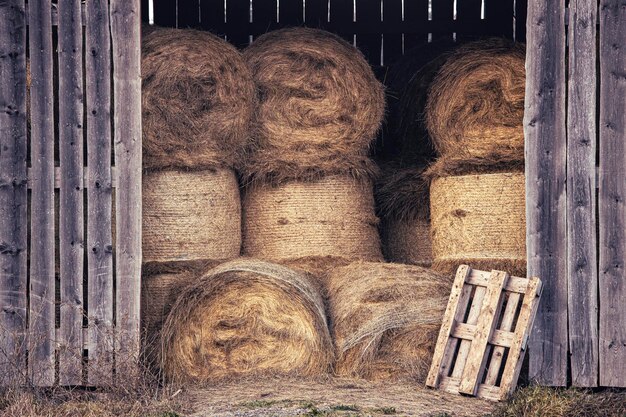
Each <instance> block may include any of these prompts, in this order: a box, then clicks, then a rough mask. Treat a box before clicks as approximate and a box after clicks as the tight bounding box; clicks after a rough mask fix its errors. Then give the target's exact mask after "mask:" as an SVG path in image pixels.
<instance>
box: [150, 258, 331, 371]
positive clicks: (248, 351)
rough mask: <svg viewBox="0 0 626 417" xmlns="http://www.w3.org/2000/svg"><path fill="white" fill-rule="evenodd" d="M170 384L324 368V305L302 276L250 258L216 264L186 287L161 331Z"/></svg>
mask: <svg viewBox="0 0 626 417" xmlns="http://www.w3.org/2000/svg"><path fill="white" fill-rule="evenodd" d="M162 346H163V349H164V350H163V357H162V362H161V364H162V368H163V370H164V372H165V376H166V377H167V379H169V380H171V381H179V382H184V381H189V382H202V381H211V380H218V379H225V378H229V377H242V376H248V375H259V374H270V375H272V374H274V375H286V374H294V375H301V376H315V375H320V374H323V373H325V372H327V371H328V370H329V368H330V365H331V363H332V359H333V352H332V342H331V338H330V333H329V329H328V325H327V322H326V314H325V309H324V302H323V299H322V297H321V295H320V292H319V289H318V288H317V287H316V286H315V284H314V283H313V282H312V281H311V280H310V279H309V278H308V277H307V276H306V275H305V274H302V273H299V272H296V271H293V270H291V269H289V268H286V267H284V266H280V265H276V264H271V263H268V262H263V261H258V260H253V259H238V260H235V261H231V262H228V263H225V264H222V265H220V266H218V267H216V268H214V269H212V270H211V271H209V272H208V273H207V274H205V275H203V276H202V277H199V278H198V279H197V280H196V282H195V283H194V284H193V285H191V286H190V287H188V288H187V289H185V291H183V292H182V294H181V296H180V297H179V298H178V301H177V302H176V304H175V305H174V307H173V308H172V310H171V312H170V314H169V316H168V318H167V320H166V322H165V325H164V328H163V343H162Z"/></svg>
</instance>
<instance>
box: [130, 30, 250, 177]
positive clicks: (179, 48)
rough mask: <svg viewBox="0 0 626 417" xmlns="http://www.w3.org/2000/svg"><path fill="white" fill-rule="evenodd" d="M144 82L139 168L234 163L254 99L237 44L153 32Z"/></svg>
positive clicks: (187, 33) (145, 51)
mask: <svg viewBox="0 0 626 417" xmlns="http://www.w3.org/2000/svg"><path fill="white" fill-rule="evenodd" d="M141 77H142V86H141V87H142V127H143V164H144V168H146V169H159V170H161V169H165V168H182V169H193V170H198V169H203V168H215V167H223V168H226V167H233V166H234V165H235V164H237V163H238V160H239V158H240V156H241V152H242V150H243V149H244V147H245V145H246V142H247V140H248V138H249V134H250V132H249V126H250V120H251V118H252V114H253V113H254V108H255V102H256V93H255V87H254V82H253V80H252V75H251V73H250V70H249V69H248V67H247V66H246V64H245V62H244V61H243V59H242V57H241V54H240V53H239V51H237V49H236V48H235V47H234V46H232V45H230V44H229V43H228V42H226V41H224V40H223V39H220V38H218V37H217V36H214V35H212V34H210V33H209V32H206V31H195V30H178V29H157V30H153V31H151V32H149V33H148V34H147V35H146V36H144V38H143V39H142V54H141Z"/></svg>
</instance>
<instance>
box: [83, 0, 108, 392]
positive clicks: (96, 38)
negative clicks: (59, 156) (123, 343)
mask: <svg viewBox="0 0 626 417" xmlns="http://www.w3.org/2000/svg"><path fill="white" fill-rule="evenodd" d="M85 32H86V33H85V51H86V56H85V74H86V76H85V79H86V86H85V89H86V96H87V213H88V215H87V268H88V269H87V271H88V284H87V300H88V306H89V311H88V325H89V332H88V335H89V339H88V342H87V344H86V347H87V352H88V358H89V362H88V369H87V383H88V385H102V384H109V383H111V381H112V376H113V241H112V229H111V212H112V210H111V196H112V184H111V183H112V181H111V75H110V74H111V38H110V35H109V3H108V1H107V0H92V1H89V2H87V10H86V21H85Z"/></svg>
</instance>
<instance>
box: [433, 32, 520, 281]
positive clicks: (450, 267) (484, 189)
mask: <svg viewBox="0 0 626 417" xmlns="http://www.w3.org/2000/svg"><path fill="white" fill-rule="evenodd" d="M524 63H525V49H524V46H523V45H519V44H513V43H511V42H509V41H505V40H502V39H492V40H486V41H478V42H473V43H469V44H466V45H464V46H461V47H460V48H458V49H457V50H455V51H454V52H453V53H452V54H451V55H450V56H449V58H448V59H447V61H446V63H445V64H444V65H443V66H442V68H441V70H440V71H439V73H438V74H437V76H436V77H435V80H434V81H433V84H432V85H431V88H430V92H429V95H428V102H427V105H426V125H427V128H428V131H429V133H430V136H431V138H432V140H433V143H434V145H435V149H436V150H437V152H438V154H439V155H440V156H439V159H438V160H437V161H436V162H435V163H434V164H432V165H431V166H430V167H429V168H428V171H427V172H426V173H425V176H426V178H428V179H429V180H430V181H431V182H430V203H431V204H430V206H431V207H430V209H431V220H432V233H433V234H432V236H433V246H432V249H433V256H434V263H433V268H435V269H437V270H439V271H442V272H452V271H454V270H456V268H457V267H458V265H460V264H469V265H471V266H472V267H474V268H478V269H486V270H490V269H499V270H504V271H507V272H509V273H511V274H515V275H520V276H525V275H526V233H525V185H524V172H523V169H524V168H523V167H524V132H523V125H522V119H523V114H524V92H525V68H524Z"/></svg>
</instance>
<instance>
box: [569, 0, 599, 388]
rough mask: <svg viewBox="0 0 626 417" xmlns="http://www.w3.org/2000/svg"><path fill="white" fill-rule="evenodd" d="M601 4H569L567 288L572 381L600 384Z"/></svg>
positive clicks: (578, 0) (579, 1)
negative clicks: (598, 133)
mask: <svg viewBox="0 0 626 417" xmlns="http://www.w3.org/2000/svg"><path fill="white" fill-rule="evenodd" d="M596 9H597V4H596V2H595V1H594V2H590V1H587V0H572V1H570V3H569V14H570V24H569V26H568V30H569V37H568V39H569V66H568V68H569V77H568V78H569V83H568V94H567V100H568V104H567V138H568V139H567V213H568V216H569V218H568V220H567V269H568V272H567V277H568V282H567V289H568V309H567V311H568V317H569V350H570V366H571V374H572V385H574V386H577V387H595V386H597V385H598V274H597V269H596V268H597V257H596V187H595V184H596V25H595V22H596Z"/></svg>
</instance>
